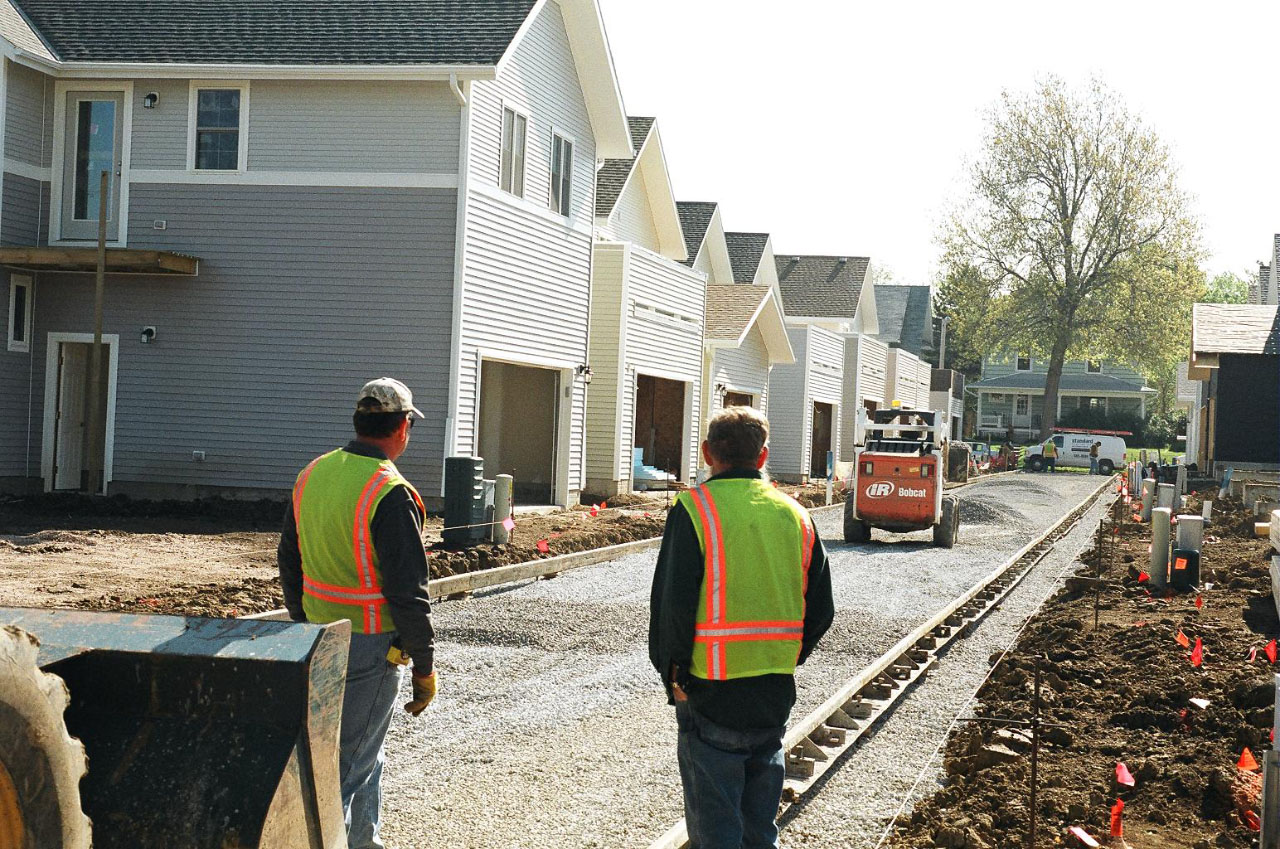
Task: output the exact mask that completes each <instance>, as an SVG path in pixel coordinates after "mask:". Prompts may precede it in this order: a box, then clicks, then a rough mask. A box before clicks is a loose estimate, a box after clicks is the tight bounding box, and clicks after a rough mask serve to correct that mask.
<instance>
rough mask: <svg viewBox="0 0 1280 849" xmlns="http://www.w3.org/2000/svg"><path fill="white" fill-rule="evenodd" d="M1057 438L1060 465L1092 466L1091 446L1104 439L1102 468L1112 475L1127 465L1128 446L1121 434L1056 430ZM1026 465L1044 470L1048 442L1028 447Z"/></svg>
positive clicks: (1054, 436) (1100, 469) (1099, 449)
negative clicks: (1090, 457) (1058, 431)
mask: <svg viewBox="0 0 1280 849" xmlns="http://www.w3.org/2000/svg"><path fill="white" fill-rule="evenodd" d="M1053 442H1054V444H1055V445H1057V446H1058V461H1057V463H1056V465H1058V466H1072V467H1076V468H1081V469H1087V468H1089V447H1090V446H1091V445H1093V443H1095V442H1101V443H1102V445H1101V446H1099V448H1098V472H1099V473H1100V474H1104V475H1109V474H1111V473H1112V472H1114V471H1115V470H1116V469H1119V468H1123V467H1124V462H1125V461H1124V452H1125V450H1126V448H1127V447H1128V446H1126V445H1125V443H1124V440H1123V439H1121V438H1120V437H1118V436H1105V435H1103V434H1100V433H1055V434H1054V435H1053ZM1025 457H1026V459H1025V462H1026V466H1027V468H1028V469H1030V470H1031V471H1033V472H1041V471H1044V468H1045V461H1044V443H1043V442H1042V443H1040V444H1039V445H1032V446H1030V447H1028V448H1027V452H1026V455H1025Z"/></svg>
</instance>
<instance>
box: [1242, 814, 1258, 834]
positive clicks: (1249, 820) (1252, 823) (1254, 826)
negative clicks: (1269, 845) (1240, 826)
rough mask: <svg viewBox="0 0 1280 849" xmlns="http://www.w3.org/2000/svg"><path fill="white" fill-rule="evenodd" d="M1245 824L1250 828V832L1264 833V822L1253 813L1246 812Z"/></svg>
mask: <svg viewBox="0 0 1280 849" xmlns="http://www.w3.org/2000/svg"><path fill="white" fill-rule="evenodd" d="M1244 824H1245V825H1247V826H1249V830H1250V831H1262V820H1260V819H1258V815H1257V814H1256V813H1254V812H1253V811H1245V812H1244Z"/></svg>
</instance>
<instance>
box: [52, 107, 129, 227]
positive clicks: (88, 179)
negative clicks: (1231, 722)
mask: <svg viewBox="0 0 1280 849" xmlns="http://www.w3.org/2000/svg"><path fill="white" fill-rule="evenodd" d="M123 116H124V94H123V92H111V91H70V92H67V115H66V127H65V132H66V135H65V136H64V138H65V139H66V142H65V145H64V147H63V150H64V155H63V159H64V162H63V163H62V168H63V171H62V221H61V225H62V229H61V236H62V238H63V239H69V240H84V241H92V240H96V239H97V238H98V215H99V204H100V201H101V186H102V183H101V180H102V172H103V171H106V172H107V239H108V240H110V241H116V240H117V239H119V238H120V172H121V169H122V168H123V166H124V161H123V153H122V151H123V139H124V118H123Z"/></svg>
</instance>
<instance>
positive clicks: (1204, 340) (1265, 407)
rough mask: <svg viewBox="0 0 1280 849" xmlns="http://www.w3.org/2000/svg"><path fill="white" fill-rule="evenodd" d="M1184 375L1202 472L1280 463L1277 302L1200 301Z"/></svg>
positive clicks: (1196, 455) (1279, 313)
mask: <svg viewBox="0 0 1280 849" xmlns="http://www.w3.org/2000/svg"><path fill="white" fill-rule="evenodd" d="M1187 376H1188V377H1189V378H1190V379H1191V380H1194V381H1199V383H1200V392H1199V397H1198V398H1197V399H1196V401H1195V402H1194V404H1192V405H1191V406H1192V409H1191V415H1192V418H1193V420H1194V421H1195V423H1196V424H1195V428H1196V432H1197V434H1198V435H1199V436H1198V438H1197V441H1196V445H1195V453H1194V454H1193V455H1192V457H1191V459H1194V461H1195V462H1196V463H1197V464H1198V465H1199V466H1200V468H1201V470H1202V471H1205V472H1207V473H1209V474H1217V472H1218V471H1219V470H1220V469H1221V468H1222V467H1224V466H1231V467H1234V468H1240V469H1275V468H1277V467H1280V307H1277V306H1275V305H1263V304H1196V305H1195V306H1194V307H1192V317H1191V358H1190V360H1189V361H1188V369H1187Z"/></svg>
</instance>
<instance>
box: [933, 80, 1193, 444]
mask: <svg viewBox="0 0 1280 849" xmlns="http://www.w3.org/2000/svg"><path fill="white" fill-rule="evenodd" d="M970 177H971V183H972V185H971V187H970V191H969V194H968V197H966V198H965V199H964V201H963V202H962V203H961V204H960V205H959V206H958V207H957V210H956V212H955V213H954V214H953V215H952V216H951V217H950V220H949V221H948V223H947V225H946V228H945V230H944V234H943V242H944V246H945V248H946V251H945V255H944V276H945V275H947V274H952V275H954V274H963V275H964V276H965V277H966V279H968V280H969V287H970V290H971V291H972V290H974V289H977V290H979V291H982V292H985V293H986V294H985V296H984V297H983V298H980V299H978V300H980V301H982V302H983V305H984V312H985V316H984V317H983V319H982V321H981V322H980V328H981V329H980V331H979V335H980V337H981V346H982V348H983V349H984V350H985V351H987V352H992V351H995V350H997V349H1003V350H1005V351H1007V352H1011V353H1016V352H1018V351H1029V352H1034V353H1037V354H1040V355H1041V356H1046V357H1047V358H1048V361H1049V369H1048V376H1047V378H1046V380H1045V389H1044V404H1045V409H1044V415H1043V417H1042V434H1041V437H1042V438H1044V437H1046V436H1047V435H1048V433H1049V432H1050V431H1051V430H1052V428H1053V426H1054V424H1055V420H1056V414H1057V404H1058V389H1059V386H1060V383H1061V378H1062V366H1063V363H1064V362H1065V360H1066V359H1067V357H1068V355H1072V356H1075V357H1086V356H1087V357H1111V358H1117V359H1125V360H1133V361H1136V362H1137V363H1138V364H1139V365H1143V366H1146V367H1148V368H1152V369H1155V368H1164V367H1166V365H1167V362H1168V358H1169V357H1170V356H1171V355H1172V353H1173V352H1174V351H1177V350H1180V349H1181V347H1183V340H1185V338H1186V333H1187V332H1188V328H1189V316H1190V304H1191V303H1192V302H1194V300H1195V297H1196V295H1197V294H1198V293H1199V292H1200V291H1201V290H1202V288H1203V274H1202V273H1201V272H1200V269H1199V265H1198V262H1199V258H1200V250H1199V247H1198V239H1199V232H1198V226H1197V224H1196V222H1195V221H1194V220H1193V218H1192V217H1191V215H1190V214H1189V212H1188V201H1187V197H1186V195H1185V194H1184V193H1183V192H1182V191H1181V189H1180V188H1179V187H1178V184H1177V171H1176V168H1175V167H1174V165H1173V163H1172V161H1171V158H1170V154H1169V150H1168V148H1167V147H1166V146H1165V145H1164V144H1163V142H1161V141H1160V139H1159V138H1158V137H1157V136H1156V134H1155V133H1154V132H1153V131H1151V130H1150V129H1149V128H1147V127H1146V126H1144V124H1143V123H1142V121H1141V119H1140V118H1138V117H1137V116H1136V115H1134V114H1133V113H1131V112H1130V111H1129V110H1128V109H1127V108H1126V107H1125V105H1124V103H1123V102H1122V101H1121V99H1120V98H1119V97H1118V96H1117V95H1116V94H1115V93H1114V92H1112V91H1111V90H1109V89H1108V88H1106V87H1105V86H1104V85H1102V84H1101V83H1099V82H1097V81H1095V82H1092V83H1091V84H1089V85H1088V86H1086V87H1085V88H1084V89H1082V90H1072V89H1070V88H1068V87H1067V85H1066V84H1065V83H1063V82H1062V81H1061V80H1059V79H1057V78H1048V79H1045V80H1042V81H1040V82H1039V83H1037V85H1036V87H1035V88H1034V89H1033V90H1031V91H1030V92H1026V93H1010V92H1005V93H1004V94H1003V95H1002V96H1001V98H1000V100H999V101H998V103H997V104H996V105H995V106H993V107H992V108H991V110H990V111H989V113H988V116H987V133H986V137H985V138H984V140H983V146H982V152H981V154H980V156H979V158H978V159H977V161H976V162H975V163H974V164H973V166H972V168H971V174H970ZM974 275H976V276H977V278H978V280H979V281H980V282H978V281H975V280H973V276H974ZM971 300H972V299H971Z"/></svg>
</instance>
